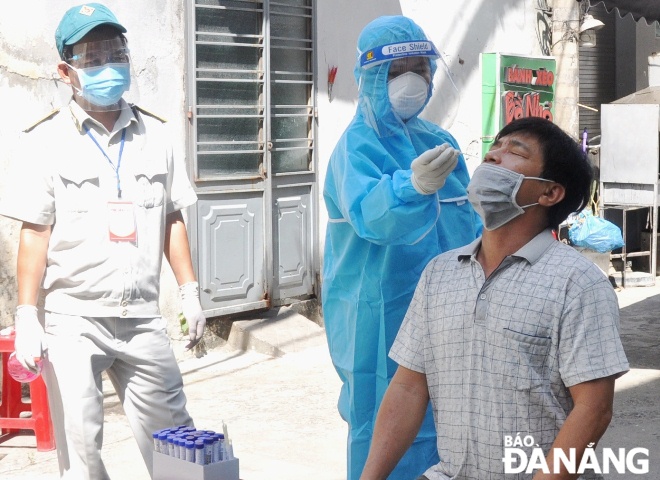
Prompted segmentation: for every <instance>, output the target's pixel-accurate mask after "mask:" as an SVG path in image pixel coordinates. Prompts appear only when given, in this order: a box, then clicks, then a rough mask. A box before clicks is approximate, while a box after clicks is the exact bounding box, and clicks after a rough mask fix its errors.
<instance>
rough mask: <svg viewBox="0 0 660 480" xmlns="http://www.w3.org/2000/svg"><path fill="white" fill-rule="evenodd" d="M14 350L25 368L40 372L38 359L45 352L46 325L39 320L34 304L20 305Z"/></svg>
mask: <svg viewBox="0 0 660 480" xmlns="http://www.w3.org/2000/svg"><path fill="white" fill-rule="evenodd" d="M14 330H15V331H16V338H15V340H14V350H15V351H16V359H17V360H18V361H19V362H20V364H21V365H23V367H24V368H26V369H28V370H30V371H31V372H33V373H39V366H38V365H37V361H38V360H40V359H41V356H42V354H43V351H42V342H43V340H44V336H45V334H44V327H42V326H41V322H39V317H38V316H37V307H35V306H34V305H19V306H18V307H16V315H15V317H14Z"/></svg>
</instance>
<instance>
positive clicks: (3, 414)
mask: <svg viewBox="0 0 660 480" xmlns="http://www.w3.org/2000/svg"><path fill="white" fill-rule="evenodd" d="M13 351H14V335H13V334H12V335H10V336H0V355H1V356H2V399H1V403H0V434H4V433H9V432H11V431H17V430H22V429H26V430H33V431H34V434H35V436H36V437H37V450H38V451H40V452H46V451H48V450H53V449H55V436H54V434H53V422H52V421H51V419H50V410H49V409H48V394H47V393H46V385H45V384H44V379H43V378H42V377H41V376H39V377H38V378H37V379H35V380H34V381H33V382H30V398H31V403H24V402H23V399H22V396H21V383H20V382H17V381H16V380H14V379H13V378H11V376H10V375H9V371H8V369H7V360H8V359H9V355H10V354H11V352H13ZM29 411H31V412H32V416H31V417H29V418H20V413H21V412H29Z"/></svg>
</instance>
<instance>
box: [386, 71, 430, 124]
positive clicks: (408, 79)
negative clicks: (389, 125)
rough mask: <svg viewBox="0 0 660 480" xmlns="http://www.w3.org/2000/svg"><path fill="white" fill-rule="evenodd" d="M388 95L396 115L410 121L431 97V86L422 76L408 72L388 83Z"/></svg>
mask: <svg viewBox="0 0 660 480" xmlns="http://www.w3.org/2000/svg"><path fill="white" fill-rule="evenodd" d="M387 93H388V94H389V97H390V103H391V104H392V110H393V111H394V113H396V114H397V115H398V116H399V117H401V119H403V120H408V119H409V118H411V117H413V116H414V115H416V114H418V113H419V112H420V111H421V110H422V108H423V107H424V104H425V103H426V99H427V98H428V95H429V84H428V83H427V82H426V80H424V77H422V76H421V75H418V74H416V73H414V72H406V73H404V74H401V75H399V76H398V77H395V78H393V79H392V80H390V81H389V82H387Z"/></svg>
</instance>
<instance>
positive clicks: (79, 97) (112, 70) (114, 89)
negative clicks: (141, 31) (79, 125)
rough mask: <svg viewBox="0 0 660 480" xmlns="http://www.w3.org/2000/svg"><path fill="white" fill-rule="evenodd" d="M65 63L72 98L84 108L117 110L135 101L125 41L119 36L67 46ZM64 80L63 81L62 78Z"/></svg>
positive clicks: (94, 110) (128, 53)
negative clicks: (72, 94) (72, 92)
mask: <svg viewBox="0 0 660 480" xmlns="http://www.w3.org/2000/svg"><path fill="white" fill-rule="evenodd" d="M64 57H65V58H64V62H65V63H66V64H67V66H68V74H69V75H68V78H69V82H70V85H71V87H73V90H74V98H75V101H76V102H77V103H78V104H79V105H80V106H81V107H82V108H83V110H86V111H92V112H108V111H115V110H120V109H121V108H123V107H125V106H126V104H125V102H120V100H121V99H122V98H123V99H124V100H126V102H129V103H136V102H137V100H138V91H137V86H136V85H135V82H131V78H133V77H134V76H133V71H132V68H131V59H130V52H129V49H128V46H127V44H126V40H125V39H124V38H121V37H117V38H113V39H110V40H98V41H93V42H87V43H79V44H76V45H73V46H72V47H67V48H66V49H65V51H64ZM64 81H65V83H66V80H64Z"/></svg>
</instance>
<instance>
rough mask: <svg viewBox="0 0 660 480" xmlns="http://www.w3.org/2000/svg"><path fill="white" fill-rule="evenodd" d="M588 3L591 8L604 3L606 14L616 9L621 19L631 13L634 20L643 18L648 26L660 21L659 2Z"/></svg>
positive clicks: (620, 0) (592, 0)
mask: <svg viewBox="0 0 660 480" xmlns="http://www.w3.org/2000/svg"><path fill="white" fill-rule="evenodd" d="M589 3H590V4H591V5H592V6H594V5H597V4H598V3H604V4H605V8H606V9H607V11H608V12H611V11H612V9H614V8H616V9H618V10H619V13H620V14H621V16H622V17H625V16H626V15H628V14H629V13H631V14H632V16H633V18H634V19H635V20H639V19H640V18H644V19H645V20H646V23H648V24H651V23H653V22H656V21H660V0H602V2H601V1H600V0H589Z"/></svg>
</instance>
